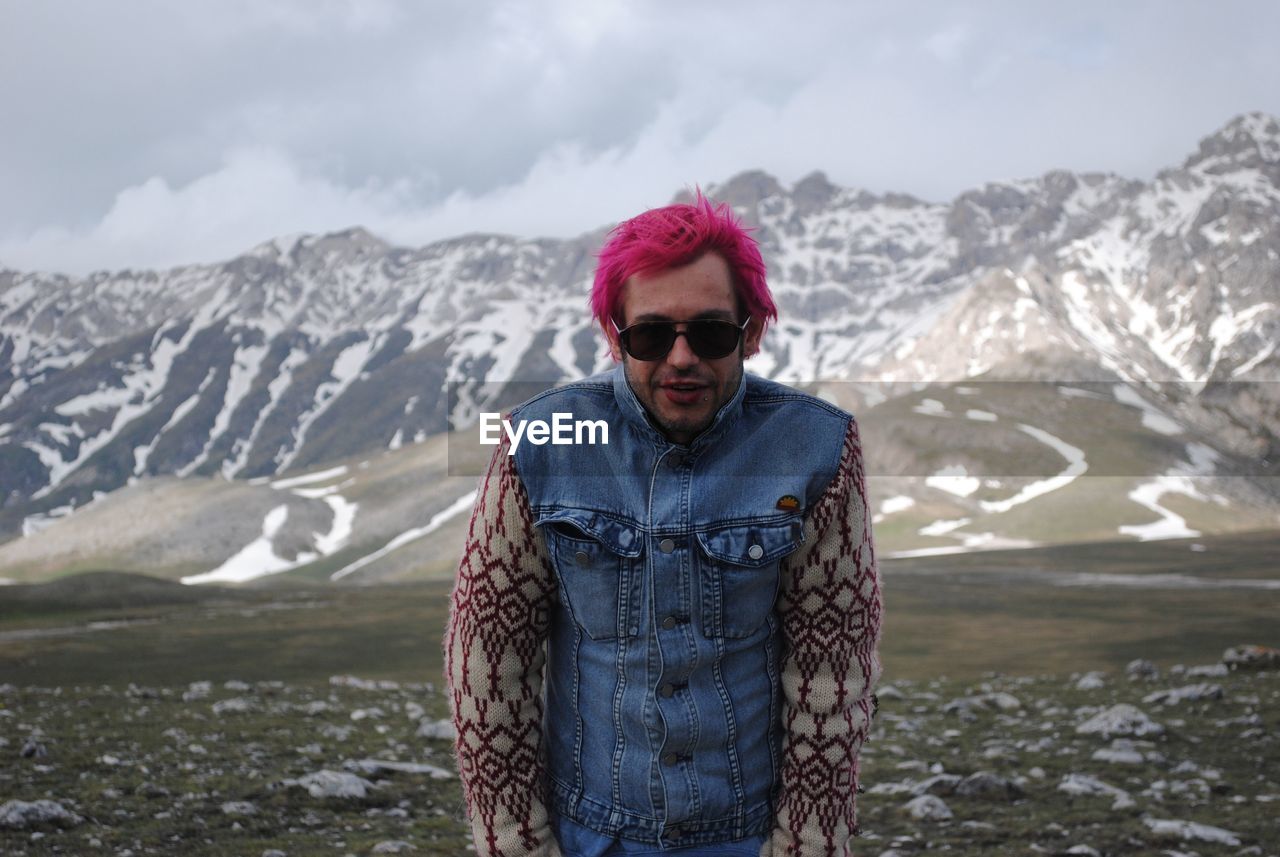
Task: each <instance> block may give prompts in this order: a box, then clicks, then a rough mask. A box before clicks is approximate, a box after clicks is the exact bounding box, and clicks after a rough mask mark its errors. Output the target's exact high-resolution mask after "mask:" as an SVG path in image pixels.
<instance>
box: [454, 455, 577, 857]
mask: <svg viewBox="0 0 1280 857" xmlns="http://www.w3.org/2000/svg"><path fill="white" fill-rule="evenodd" d="M507 450H508V444H507V443H506V442H505V441H504V442H503V443H502V444H501V445H499V446H498V448H497V450H496V451H495V452H494V454H493V458H492V459H491V460H490V461H489V467H488V470H487V472H486V473H485V474H484V476H483V477H482V478H481V480H480V488H479V491H478V494H477V496H476V503H475V507H474V510H473V511H472V514H471V524H470V527H469V529H468V531H467V541H466V547H465V550H464V551H463V555H462V563H461V565H460V566H459V568H458V578H457V582H456V583H455V585H454V591H453V600H452V602H451V604H450V611H449V624H448V627H447V629H446V632H445V651H444V660H445V676H446V678H447V681H448V684H449V689H450V692H451V700H450V701H451V707H452V714H453V725H454V726H455V728H456V729H457V730H458V739H457V756H458V772H459V774H460V776H461V778H462V784H463V794H464V796H465V798H466V802H467V812H468V815H469V816H470V818H471V829H472V833H473V835H474V837H475V848H476V854H478V855H482V857H560V849H559V847H558V846H557V844H556V840H555V836H554V835H553V834H552V832H551V827H550V825H549V824H548V820H547V810H546V797H545V785H546V774H545V770H546V766H545V762H544V760H543V758H542V757H541V752H542V751H541V747H542V700H541V690H542V669H543V661H544V654H543V648H542V645H543V641H544V640H545V639H546V636H547V632H548V630H549V623H550V615H551V609H550V608H551V604H552V599H553V598H554V597H555V584H554V579H553V576H552V575H553V572H552V568H551V564H550V558H549V557H548V555H547V551H546V546H545V544H544V543H543V542H542V536H541V534H540V533H538V532H537V531H536V530H535V529H534V526H533V515H532V513H531V512H530V509H529V498H528V495H527V494H526V493H525V490H524V486H523V485H521V484H520V479H519V477H518V475H517V474H516V469H515V458H514V457H513V456H510V455H508V454H507Z"/></svg>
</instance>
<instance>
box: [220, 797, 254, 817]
mask: <svg viewBox="0 0 1280 857" xmlns="http://www.w3.org/2000/svg"><path fill="white" fill-rule="evenodd" d="M222 814H223V815H257V814H258V807H257V806H255V805H254V804H253V803H252V802H251V801H247V800H229V801H227V802H226V803H224V804H223V805H222Z"/></svg>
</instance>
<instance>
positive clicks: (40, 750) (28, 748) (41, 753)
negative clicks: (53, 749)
mask: <svg viewBox="0 0 1280 857" xmlns="http://www.w3.org/2000/svg"><path fill="white" fill-rule="evenodd" d="M19 755H20V756H22V758H24V759H44V758H46V757H48V755H49V751H48V750H47V749H45V746H44V745H43V744H41V743H40V742H39V741H37V740H36V739H34V738H28V739H27V740H26V742H24V743H23V745H22V749H21V750H20V751H19Z"/></svg>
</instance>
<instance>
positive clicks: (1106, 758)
mask: <svg viewBox="0 0 1280 857" xmlns="http://www.w3.org/2000/svg"><path fill="white" fill-rule="evenodd" d="M1093 759H1094V760H1096V761H1099V762H1112V763H1114V764H1118V765H1141V764H1142V762H1143V758H1142V753H1141V752H1139V751H1138V749H1137V748H1136V747H1135V746H1134V744H1133V742H1132V741H1129V740H1127V739H1124V738H1117V739H1115V740H1114V741H1112V742H1111V746H1110V747H1105V748H1103V749H1101V750H1097V751H1095V752H1094V754H1093Z"/></svg>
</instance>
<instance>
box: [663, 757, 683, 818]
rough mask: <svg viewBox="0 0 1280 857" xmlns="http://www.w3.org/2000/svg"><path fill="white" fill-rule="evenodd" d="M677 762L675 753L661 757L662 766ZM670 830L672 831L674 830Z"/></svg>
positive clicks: (678, 758)
mask: <svg viewBox="0 0 1280 857" xmlns="http://www.w3.org/2000/svg"><path fill="white" fill-rule="evenodd" d="M678 761H680V757H679V756H677V755H676V754H675V753H667V754H666V755H664V756H663V757H662V764H664V765H674V764H675V763H676V762H678ZM672 829H673V830H674V829H675V828H672Z"/></svg>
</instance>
